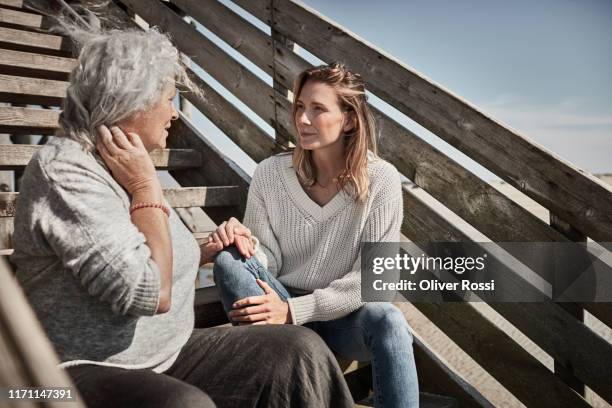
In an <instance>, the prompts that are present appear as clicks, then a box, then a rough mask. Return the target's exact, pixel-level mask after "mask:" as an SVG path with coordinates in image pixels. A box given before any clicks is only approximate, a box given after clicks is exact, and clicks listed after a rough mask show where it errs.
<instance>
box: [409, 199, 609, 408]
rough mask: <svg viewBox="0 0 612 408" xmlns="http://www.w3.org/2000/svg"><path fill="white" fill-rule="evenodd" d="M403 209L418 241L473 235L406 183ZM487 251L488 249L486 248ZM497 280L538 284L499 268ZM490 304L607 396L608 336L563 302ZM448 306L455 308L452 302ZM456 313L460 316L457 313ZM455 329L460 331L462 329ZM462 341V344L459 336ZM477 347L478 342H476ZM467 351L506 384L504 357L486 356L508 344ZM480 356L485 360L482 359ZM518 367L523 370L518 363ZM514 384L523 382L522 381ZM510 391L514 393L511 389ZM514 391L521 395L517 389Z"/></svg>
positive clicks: (526, 287)
mask: <svg viewBox="0 0 612 408" xmlns="http://www.w3.org/2000/svg"><path fill="white" fill-rule="evenodd" d="M404 213H405V214H411V216H410V217H406V218H404V222H403V226H402V232H403V233H404V234H405V235H406V236H407V237H409V238H410V239H411V240H413V241H414V242H423V243H425V242H455V241H456V242H467V241H469V238H468V237H467V236H465V235H464V234H463V233H462V232H461V231H459V230H458V229H457V228H456V227H454V226H453V225H452V224H450V223H449V222H448V221H446V220H445V219H444V218H443V217H441V216H440V215H439V214H437V213H436V212H435V211H433V210H432V209H431V208H429V207H428V205H427V204H425V203H424V202H423V201H421V200H420V199H419V198H417V197H416V196H415V195H414V194H413V193H412V192H411V191H410V189H409V188H407V187H405V188H404ZM483 251H484V252H487V251H486V250H484V248H483ZM494 259H495V256H493V255H491V254H489V261H488V264H490V262H492V261H493V260H494ZM489 266H491V265H489ZM491 267H494V268H500V267H502V266H501V265H500V266H498V265H495V266H491ZM506 269H507V268H506ZM496 284H497V285H498V286H499V287H503V288H505V289H506V290H509V289H510V288H513V289H512V290H513V291H514V292H515V293H517V294H518V293H521V294H524V293H529V291H533V290H534V288H533V287H532V286H531V285H530V284H529V283H527V282H525V281H524V280H523V279H522V278H520V277H518V276H517V275H516V274H514V273H513V272H512V271H511V270H508V271H507V272H504V273H500V274H496ZM534 299H535V297H534ZM415 306H417V307H418V308H419V309H420V310H421V308H422V307H421V306H422V305H421V304H420V303H419V304H416V303H415ZM489 306H491V307H492V308H493V309H494V310H495V311H497V312H498V313H500V314H501V315H502V316H503V317H504V318H506V319H507V320H508V321H509V322H510V323H511V324H513V325H514V326H516V327H517V328H518V329H519V330H521V331H522V332H523V333H524V334H525V335H526V336H527V337H529V338H530V339H531V340H533V341H534V342H535V343H536V344H537V345H538V346H539V347H541V348H542V349H543V350H544V351H545V352H547V353H548V354H549V355H551V357H553V358H554V359H555V360H557V361H560V362H562V363H563V365H564V366H566V367H572V369H573V371H574V373H575V375H576V377H578V378H580V379H581V380H582V381H584V383H585V384H587V385H589V387H591V388H593V390H596V392H598V393H600V392H601V393H602V394H603V395H605V396H606V397H605V398H607V397H608V395H609V393H610V388H609V387H608V386H607V385H606V381H608V380H607V379H608V378H612V367H610V365H609V364H607V361H612V346H611V345H610V344H609V343H608V342H607V341H605V340H604V339H603V338H601V337H600V336H598V335H597V334H595V333H594V332H593V331H592V330H591V329H589V328H588V327H587V326H585V325H584V324H583V323H582V322H580V321H578V320H577V319H576V318H574V317H573V316H571V315H570V314H569V313H567V312H566V311H565V310H564V309H563V308H562V307H560V306H559V305H558V304H554V303H541V304H538V303H504V302H492V303H489ZM423 307H426V308H427V307H428V306H427V305H425V306H423ZM443 307H445V306H444V305H442V306H440V308H443ZM448 307H449V308H452V306H448ZM428 310H429V312H430V313H431V314H435V313H438V312H439V310H438V309H428ZM436 310H437V311H436ZM453 310H455V311H456V313H458V314H461V313H465V314H466V315H465V316H464V317H461V319H466V320H467V319H474V318H475V317H474V316H475V314H474V313H476V314H478V313H477V312H472V311H471V310H467V311H464V312H461V310H463V309H453ZM424 313H425V314H426V315H428V317H429V318H430V320H432V321H434V318H433V317H432V316H430V315H429V314H428V313H426V312H424ZM456 319H460V318H459V317H458V316H457V317H456ZM482 319H484V317H482ZM436 324H437V325H438V327H440V329H442V330H443V331H445V332H446V326H444V325H446V324H447V323H443V325H440V324H438V323H436ZM449 324H450V323H449ZM474 324H475V325H479V326H480V329H482V330H488V329H487V325H488V324H487V323H484V322H480V323H474ZM449 327H450V326H449ZM473 328H474V327H473ZM480 329H479V330H480ZM473 333H474V335H475V334H476V333H479V332H478V331H474V332H473ZM447 334H449V333H447ZM456 334H457V335H458V333H456ZM449 336H450V334H449ZM450 337H453V336H450ZM455 341H456V340H455ZM504 342H505V340H504ZM457 343H458V344H459V345H461V344H460V343H459V342H458V341H457ZM503 344H505V346H503V347H510V345H508V344H506V343H500V346H502V345H503ZM474 347H477V346H476V345H474ZM503 347H502V348H503ZM466 351H467V352H468V354H470V355H471V356H472V357H473V358H474V359H475V360H477V361H478V362H479V364H481V365H482V366H483V367H484V368H485V369H486V370H487V371H489V372H490V373H491V374H492V375H494V376H496V374H494V372H496V371H497V370H499V372H498V374H497V375H498V376H499V378H498V380H499V381H500V382H501V383H502V384H504V385H506V383H505V382H504V381H507V379H505V378H504V374H503V373H504V370H503V369H502V368H501V367H497V366H496V365H497V364H502V363H501V362H499V363H498V362H494V361H491V362H487V360H488V359H491V358H499V356H511V355H512V354H508V353H510V352H509V350H506V351H503V352H502V351H500V353H499V355H497V356H495V357H494V355H493V354H489V355H487V354H486V353H485V354H483V355H480V356H476V355H474V354H473V352H474V350H472V349H470V350H466ZM604 356H605V357H604ZM479 359H481V360H482V361H479ZM489 366H490V367H489ZM516 372H521V371H520V370H518V369H517V371H516ZM496 378H497V377H496ZM510 381H513V380H510ZM514 385H515V386H516V387H517V388H520V386H519V384H514ZM511 392H513V393H514V391H512V390H511ZM515 395H517V397H518V394H515ZM527 405H529V404H527Z"/></svg>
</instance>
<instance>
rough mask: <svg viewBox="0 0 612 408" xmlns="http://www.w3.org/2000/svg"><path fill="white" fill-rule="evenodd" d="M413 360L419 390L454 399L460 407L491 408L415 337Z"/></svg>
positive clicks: (476, 392)
mask: <svg viewBox="0 0 612 408" xmlns="http://www.w3.org/2000/svg"><path fill="white" fill-rule="evenodd" d="M412 347H413V350H414V360H415V362H416V365H417V373H418V374H419V390H420V391H424V392H431V393H435V394H443V395H450V396H452V397H454V398H456V399H457V400H458V401H459V403H460V404H461V405H460V406H461V407H465V408H478V407H483V408H493V404H491V403H490V402H489V401H488V400H487V399H486V398H485V397H484V396H483V395H482V394H481V393H480V392H479V391H478V390H477V389H476V388H474V387H473V386H472V385H471V384H469V383H468V382H467V381H465V380H464V379H463V378H461V376H459V375H458V374H457V373H456V372H455V371H453V370H452V369H451V368H449V367H448V366H447V365H446V364H445V363H444V362H442V360H440V359H439V358H438V356H436V354H435V353H434V352H432V351H431V350H429V348H428V347H427V346H426V345H425V344H424V343H423V342H422V341H421V340H419V339H418V338H417V337H414V338H413V344H412Z"/></svg>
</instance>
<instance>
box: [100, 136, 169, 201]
mask: <svg viewBox="0 0 612 408" xmlns="http://www.w3.org/2000/svg"><path fill="white" fill-rule="evenodd" d="M98 135H99V137H98V144H97V145H96V148H97V149H98V151H99V152H100V155H101V156H102V159H103V160H104V162H105V163H106V165H107V166H108V168H109V169H110V171H111V173H112V175H113V178H114V179H115V180H116V181H117V182H118V183H119V184H120V185H121V186H122V187H123V188H125V189H126V190H127V192H128V193H129V194H130V195H134V194H135V193H138V192H141V191H153V192H156V193H158V192H159V193H161V186H160V183H159V179H158V178H157V174H156V173H155V166H154V165H153V162H152V161H151V157H150V156H149V153H148V152H147V150H146V149H145V147H144V145H143V144H142V141H141V140H140V136H138V135H137V134H136V133H132V132H128V134H127V135H126V134H125V133H123V131H122V130H121V129H119V128H118V127H117V126H112V127H111V128H110V129H109V128H108V127H106V126H104V125H101V126H99V127H98Z"/></svg>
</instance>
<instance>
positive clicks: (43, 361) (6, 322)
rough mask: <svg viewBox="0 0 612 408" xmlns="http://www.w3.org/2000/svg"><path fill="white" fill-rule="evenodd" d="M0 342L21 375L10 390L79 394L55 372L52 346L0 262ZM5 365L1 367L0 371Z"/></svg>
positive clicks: (79, 402) (78, 402)
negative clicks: (64, 390)
mask: <svg viewBox="0 0 612 408" xmlns="http://www.w3.org/2000/svg"><path fill="white" fill-rule="evenodd" d="M0 327H1V328H2V330H0V333H1V334H0V342H2V343H3V344H4V345H5V347H6V346H7V345H8V348H10V349H11V351H12V352H11V353H10V354H7V355H5V356H4V357H6V358H7V359H10V360H12V361H13V362H16V363H17V365H19V366H20V367H21V371H22V373H23V374H24V375H23V377H21V378H14V377H13V378H8V377H7V376H4V375H3V377H4V379H5V380H8V381H10V382H9V383H8V384H7V383H4V382H3V385H4V386H13V387H71V388H72V391H73V393H74V394H76V395H77V397H78V392H77V390H76V388H75V387H74V385H73V383H72V381H71V380H70V378H69V377H68V375H67V374H66V372H64V371H62V370H60V369H58V368H57V364H59V359H58V358H57V355H56V354H55V351H54V350H53V346H52V345H51V343H50V341H49V340H48V339H47V337H46V336H45V334H44V330H43V328H42V326H41V325H40V323H39V322H38V320H37V318H36V315H35V314H34V311H33V310H32V309H31V307H30V306H29V304H28V302H27V300H26V298H25V296H24V294H23V292H22V290H21V288H20V287H19V285H18V284H17V281H16V280H15V278H14V277H13V274H12V272H11V270H10V268H9V267H8V265H7V263H6V261H5V260H4V259H0ZM3 369H4V365H2V366H0V371H3ZM44 405H45V406H48V407H66V406H74V407H84V405H83V402H82V399H81V398H80V397H78V399H77V400H76V401H74V402H70V403H60V402H58V401H49V402H46V403H45V404H44ZM36 406H39V404H36Z"/></svg>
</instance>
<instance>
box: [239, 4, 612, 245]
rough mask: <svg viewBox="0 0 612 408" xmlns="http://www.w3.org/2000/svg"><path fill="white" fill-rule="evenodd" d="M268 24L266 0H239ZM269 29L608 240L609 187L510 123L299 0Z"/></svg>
mask: <svg viewBox="0 0 612 408" xmlns="http://www.w3.org/2000/svg"><path fill="white" fill-rule="evenodd" d="M235 2H236V3H237V4H239V5H240V6H241V7H243V8H245V9H246V10H247V11H249V12H251V13H252V14H254V15H255V16H256V17H258V18H260V19H262V20H264V21H267V22H268V24H270V18H271V8H270V1H269V0H236V1H235ZM273 4H274V22H273V23H272V24H271V26H272V28H273V29H275V30H278V31H279V32H280V33H282V34H283V35H286V36H287V37H289V38H291V39H292V40H294V41H295V42H297V43H298V44H300V45H301V46H303V47H304V48H306V49H307V50H309V51H310V52H313V53H314V54H315V55H317V56H318V57H319V58H321V59H323V60H327V61H331V60H342V61H344V62H346V63H348V65H349V66H350V67H351V68H353V69H355V70H356V71H357V72H359V73H361V74H362V75H363V77H364V78H365V79H366V81H367V83H368V86H369V88H370V90H371V91H372V92H374V93H375V94H376V95H378V96H379V97H381V98H382V99H384V100H385V101H387V102H389V103H390V104H391V105H393V106H394V107H395V108H397V109H398V110H400V111H401V112H403V113H405V114H406V115H408V116H409V117H411V118H412V119H414V120H416V121H417V122H419V123H420V124H421V125H423V126H424V127H425V128H427V129H429V130H430V131H432V132H433V133H434V134H436V135H438V136H439V137H441V138H443V139H444V140H446V141H447V142H448V143H450V144H451V145H453V146H455V147H456V148H457V149H459V150H461V151H462V152H464V153H466V154H467V155H468V156H470V157H471V158H473V159H474V160H476V161H477V162H479V163H480V164H482V165H483V166H485V167H487V168H488V169H489V170H491V171H493V172H494V173H496V174H497V175H499V176H500V177H501V178H503V179H504V180H506V181H507V182H509V183H510V184H512V185H513V186H515V187H516V188H518V189H519V190H521V191H522V192H524V193H525V194H527V195H528V196H530V197H531V198H533V199H534V200H535V201H537V202H539V203H540V204H542V205H543V206H545V207H546V208H549V209H550V210H551V211H553V212H554V213H555V214H557V215H558V216H559V217H561V218H563V219H564V220H566V221H567V222H569V223H570V224H572V225H574V226H575V227H576V228H578V229H579V230H581V231H583V232H585V233H586V234H587V235H588V236H590V237H592V238H593V239H595V240H598V241H603V242H610V241H612V211H611V210H610V208H612V188H611V187H609V186H607V185H605V183H603V182H601V181H600V180H598V179H597V178H596V177H594V176H592V175H590V174H588V173H586V172H584V171H582V170H581V169H578V168H576V167H575V166H573V165H572V164H570V163H569V162H567V161H565V160H563V159H561V158H559V157H557V156H555V155H554V154H552V153H551V152H549V151H547V150H545V149H543V148H542V147H540V146H538V145H535V144H533V143H532V142H530V141H529V140H528V139H526V138H524V137H523V136H521V135H519V134H517V133H515V132H513V131H511V130H509V129H507V128H506V127H504V126H502V125H501V124H499V123H498V122H496V121H495V120H493V119H492V118H490V117H488V116H487V115H485V114H484V113H482V112H480V111H479V110H478V109H476V108H475V107H473V106H471V105H470V104H468V103H467V102H465V101H463V100H462V99H461V98H459V97H457V96H456V95H453V94H452V93H450V92H449V91H447V90H445V89H444V88H442V87H440V86H439V85H436V84H434V83H433V82H431V81H429V80H428V79H426V78H424V77H423V76H422V75H421V74H419V73H417V72H415V71H414V70H412V69H411V68H410V67H408V66H406V65H405V64H403V63H401V62H399V61H397V60H396V59H394V58H393V57H391V56H389V55H387V54H385V53H384V52H382V51H380V50H378V49H376V48H375V47H373V46H371V45H369V44H367V43H365V42H364V41H363V40H361V39H360V38H358V37H357V36H355V35H354V34H352V33H350V32H348V31H346V30H344V29H343V28H342V27H340V26H339V25H337V24H336V23H334V22H332V21H330V20H329V19H327V18H325V17H324V16H321V15H320V14H318V13H317V12H315V11H313V10H311V9H309V8H308V7H306V6H304V5H303V4H299V3H295V2H292V1H289V0H274V1H273Z"/></svg>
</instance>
